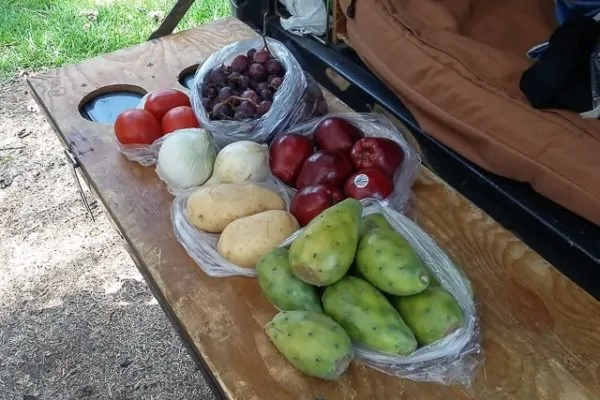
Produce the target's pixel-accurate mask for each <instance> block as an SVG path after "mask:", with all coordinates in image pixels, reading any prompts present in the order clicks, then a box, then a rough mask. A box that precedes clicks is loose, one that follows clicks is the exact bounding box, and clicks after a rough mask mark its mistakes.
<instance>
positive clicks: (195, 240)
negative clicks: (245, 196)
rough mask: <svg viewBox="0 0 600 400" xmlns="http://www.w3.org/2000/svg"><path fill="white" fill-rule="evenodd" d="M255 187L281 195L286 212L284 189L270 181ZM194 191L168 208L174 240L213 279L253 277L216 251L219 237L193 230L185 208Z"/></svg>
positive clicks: (286, 198) (287, 196)
mask: <svg viewBox="0 0 600 400" xmlns="http://www.w3.org/2000/svg"><path fill="white" fill-rule="evenodd" d="M255 184H256V185H259V186H262V187H265V188H267V189H270V190H272V191H274V192H276V193H277V194H279V195H280V196H281V198H282V199H283V201H284V202H285V205H286V209H289V205H290V202H291V198H290V196H289V192H288V191H287V189H286V188H285V187H284V186H283V185H282V184H280V183H279V182H277V181H276V180H275V179H273V178H269V179H268V180H267V181H266V182H263V183H255ZM194 190H195V189H192V190H187V191H183V192H181V193H179V195H178V196H176V197H175V199H174V200H173V203H172V205H171V222H172V224H173V231H174V232H175V237H176V238H177V241H178V242H179V243H180V244H181V245H182V246H183V248H184V249H185V251H186V252H187V253H188V255H189V256H190V257H191V258H192V259H193V260H194V261H195V262H196V264H197V265H198V267H200V269H201V270H202V271H204V273H206V274H207V275H209V276H213V277H228V276H247V277H255V276H256V271H255V270H254V268H243V267H239V266H237V265H235V264H233V263H231V262H229V261H228V260H226V259H225V258H223V257H222V256H221V255H220V254H219V252H218V251H217V242H218V240H219V234H216V233H209V232H205V231H201V230H199V229H197V228H196V227H195V226H194V225H192V223H191V222H190V221H189V219H188V218H187V214H186V205H187V199H188V197H189V196H190V195H191V194H192V193H193V192H194Z"/></svg>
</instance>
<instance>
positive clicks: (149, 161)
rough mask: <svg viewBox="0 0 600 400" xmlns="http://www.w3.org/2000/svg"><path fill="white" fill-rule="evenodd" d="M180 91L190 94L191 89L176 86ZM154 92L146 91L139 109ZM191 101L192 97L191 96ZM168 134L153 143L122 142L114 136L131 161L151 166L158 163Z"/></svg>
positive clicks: (119, 147)
mask: <svg viewBox="0 0 600 400" xmlns="http://www.w3.org/2000/svg"><path fill="white" fill-rule="evenodd" d="M176 90H179V91H180V92H183V93H185V94H187V95H188V96H190V91H189V90H188V89H186V88H176ZM150 93H152V91H150V92H148V93H146V94H145V95H144V96H143V97H142V98H141V99H140V102H139V103H138V105H137V107H136V108H137V109H139V110H141V109H143V108H144V105H145V104H146V100H147V99H148V96H149V95H150ZM190 101H191V98H190ZM167 136H168V135H165V136H163V137H161V138H159V139H157V140H155V141H154V142H153V143H152V144H150V145H146V144H122V143H121V142H119V140H118V139H117V137H116V135H115V136H114V139H115V143H116V144H117V148H118V149H119V152H120V153H121V154H123V155H124V156H125V157H126V158H127V159H128V160H129V161H134V162H137V163H139V164H141V165H143V166H144V167H150V166H152V165H156V162H157V159H158V151H159V150H160V146H161V144H162V142H163V141H164V138H165V137H167Z"/></svg>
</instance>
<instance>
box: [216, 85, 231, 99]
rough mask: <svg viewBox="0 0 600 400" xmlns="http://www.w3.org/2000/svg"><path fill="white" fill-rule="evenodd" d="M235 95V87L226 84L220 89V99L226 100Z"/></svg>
mask: <svg viewBox="0 0 600 400" xmlns="http://www.w3.org/2000/svg"><path fill="white" fill-rule="evenodd" d="M231 96H233V89H232V88H230V87H229V86H224V87H222V88H221V90H219V101H225V100H227V99H228V98H230V97H231Z"/></svg>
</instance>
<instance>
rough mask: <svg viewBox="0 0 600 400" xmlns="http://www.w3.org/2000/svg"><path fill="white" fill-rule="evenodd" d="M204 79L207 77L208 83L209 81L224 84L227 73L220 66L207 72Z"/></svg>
mask: <svg viewBox="0 0 600 400" xmlns="http://www.w3.org/2000/svg"><path fill="white" fill-rule="evenodd" d="M204 79H205V81H206V83H209V84H210V83H212V84H215V85H224V84H225V82H226V81H227V74H226V73H225V72H224V71H223V70H221V69H220V68H217V69H214V70H212V71H210V72H209V73H208V74H206V76H205V77H204Z"/></svg>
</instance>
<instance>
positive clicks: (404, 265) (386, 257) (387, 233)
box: [356, 228, 429, 296]
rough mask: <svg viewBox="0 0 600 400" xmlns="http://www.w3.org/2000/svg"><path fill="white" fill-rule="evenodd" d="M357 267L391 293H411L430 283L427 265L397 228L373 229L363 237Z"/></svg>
mask: <svg viewBox="0 0 600 400" xmlns="http://www.w3.org/2000/svg"><path fill="white" fill-rule="evenodd" d="M356 266H357V267H358V270H359V271H360V273H361V274H362V275H363V276H364V277H365V278H366V279H367V280H368V281H369V282H371V283H372V284H373V285H374V286H375V287H377V288H378V289H379V290H382V291H384V292H386V293H389V294H393V295H397V296H409V295H412V294H416V293H419V292H422V291H423V290H425V288H426V287H427V286H428V285H429V273H428V271H427V268H426V267H425V265H424V264H423V262H422V261H421V259H420V258H419V256H418V255H417V253H416V252H415V251H414V250H413V249H412V247H411V246H410V244H409V243H408V242H407V241H406V239H404V238H403V237H402V236H401V235H400V234H398V233H397V232H396V231H394V230H390V229H385V228H373V229H371V230H370V231H368V232H367V233H366V234H365V235H364V236H363V237H361V238H360V242H359V244H358V250H357V251H356Z"/></svg>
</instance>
